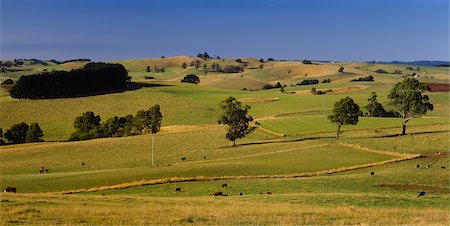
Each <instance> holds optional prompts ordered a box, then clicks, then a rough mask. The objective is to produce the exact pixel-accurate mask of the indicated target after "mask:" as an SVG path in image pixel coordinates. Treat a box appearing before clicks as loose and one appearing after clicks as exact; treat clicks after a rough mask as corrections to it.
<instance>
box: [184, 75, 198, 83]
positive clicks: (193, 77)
mask: <svg viewBox="0 0 450 226" xmlns="http://www.w3.org/2000/svg"><path fill="white" fill-rule="evenodd" d="M181 82H187V83H193V84H198V83H199V82H200V78H199V77H198V76H197V75H194V74H190V75H186V76H184V78H183V80H181Z"/></svg>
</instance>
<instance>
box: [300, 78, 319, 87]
mask: <svg viewBox="0 0 450 226" xmlns="http://www.w3.org/2000/svg"><path fill="white" fill-rule="evenodd" d="M314 84H319V80H317V79H305V80H303V81H301V82H299V83H297V85H299V86H304V85H314Z"/></svg>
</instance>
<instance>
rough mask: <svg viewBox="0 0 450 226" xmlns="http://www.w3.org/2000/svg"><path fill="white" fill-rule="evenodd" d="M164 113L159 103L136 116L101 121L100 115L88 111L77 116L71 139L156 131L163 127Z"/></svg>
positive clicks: (115, 117) (120, 135) (130, 134)
mask: <svg viewBox="0 0 450 226" xmlns="http://www.w3.org/2000/svg"><path fill="white" fill-rule="evenodd" d="M161 120H162V114H161V111H160V106H159V105H158V104H156V105H154V106H153V107H151V108H150V109H149V110H147V111H144V110H140V111H138V112H137V113H136V115H135V116H133V115H127V116H125V117H117V116H114V117H111V118H109V119H108V120H106V122H105V123H101V118H100V116H99V115H95V114H94V112H91V111H88V112H85V113H83V114H82V115H81V116H79V117H77V118H76V119H75V122H74V127H75V130H76V131H75V132H74V133H72V135H71V136H70V138H69V140H70V141H76V140H88V139H93V138H100V137H122V136H132V135H138V134H145V133H156V132H158V131H159V129H160V127H161Z"/></svg>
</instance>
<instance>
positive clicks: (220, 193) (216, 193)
mask: <svg viewBox="0 0 450 226" xmlns="http://www.w3.org/2000/svg"><path fill="white" fill-rule="evenodd" d="M213 195H214V196H222V195H223V194H222V192H221V191H218V192H214V194H213Z"/></svg>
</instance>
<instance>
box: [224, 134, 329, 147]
mask: <svg viewBox="0 0 450 226" xmlns="http://www.w3.org/2000/svg"><path fill="white" fill-rule="evenodd" d="M326 138H336V137H334V136H322V137H306V138H299V139H292V140H274V141H258V142H249V143H243V144H236V146H235V147H241V146H249V145H260V144H283V143H295V142H300V141H305V140H319V139H326ZM222 148H231V146H224V147H222Z"/></svg>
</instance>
